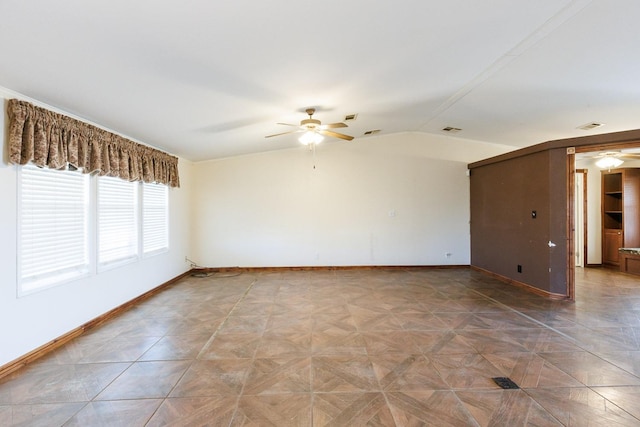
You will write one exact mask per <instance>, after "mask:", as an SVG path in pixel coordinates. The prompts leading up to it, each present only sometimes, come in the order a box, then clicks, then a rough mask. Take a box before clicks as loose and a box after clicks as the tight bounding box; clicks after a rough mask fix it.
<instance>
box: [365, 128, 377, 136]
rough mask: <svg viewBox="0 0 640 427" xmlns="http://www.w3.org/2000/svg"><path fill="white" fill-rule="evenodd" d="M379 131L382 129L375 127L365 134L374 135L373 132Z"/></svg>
mask: <svg viewBox="0 0 640 427" xmlns="http://www.w3.org/2000/svg"><path fill="white" fill-rule="evenodd" d="M378 132H380V129H373V130H368V131H366V132H365V133H364V134H365V135H373V134H376V133H378Z"/></svg>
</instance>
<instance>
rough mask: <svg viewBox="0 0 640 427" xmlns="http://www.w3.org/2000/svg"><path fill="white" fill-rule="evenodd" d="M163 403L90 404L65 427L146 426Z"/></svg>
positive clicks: (116, 402) (131, 401) (146, 400)
mask: <svg viewBox="0 0 640 427" xmlns="http://www.w3.org/2000/svg"><path fill="white" fill-rule="evenodd" d="M161 402H162V400H161V399H139V400H115V401H100V402H89V404H87V406H85V407H84V408H82V410H80V411H79V412H78V413H77V414H76V415H75V416H73V418H71V419H70V420H69V421H68V422H67V423H66V424H65V427H66V426H69V427H71V426H78V427H81V426H82V427H83V426H96V427H99V426H104V427H112V426H125V425H126V426H144V425H145V424H146V423H147V421H149V419H150V418H151V416H152V415H153V413H154V411H155V410H156V409H157V408H158V406H159V405H160V403H161Z"/></svg>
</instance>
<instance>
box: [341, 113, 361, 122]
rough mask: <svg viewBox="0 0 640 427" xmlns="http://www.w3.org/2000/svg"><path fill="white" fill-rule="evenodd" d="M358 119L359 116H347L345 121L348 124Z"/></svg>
mask: <svg viewBox="0 0 640 427" xmlns="http://www.w3.org/2000/svg"><path fill="white" fill-rule="evenodd" d="M357 118H358V115H357V114H347V115H346V116H344V121H345V122H348V121H351V120H355V119H357Z"/></svg>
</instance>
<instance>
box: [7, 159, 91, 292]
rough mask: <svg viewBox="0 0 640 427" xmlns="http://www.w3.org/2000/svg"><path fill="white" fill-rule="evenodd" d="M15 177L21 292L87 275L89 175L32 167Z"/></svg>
mask: <svg viewBox="0 0 640 427" xmlns="http://www.w3.org/2000/svg"><path fill="white" fill-rule="evenodd" d="M19 177H20V179H19V183H20V184H19V185H20V189H19V192H18V194H19V198H20V199H19V203H18V230H19V231H18V232H19V239H18V260H19V262H18V282H19V288H18V289H19V293H20V294H24V293H29V292H32V291H34V290H37V289H39V288H44V287H47V286H50V285H52V284H56V283H60V282H64V281H67V280H70V279H74V278H77V277H79V276H82V275H85V274H88V273H89V250H88V239H87V237H88V211H89V209H88V207H89V177H88V176H87V175H84V174H81V173H78V172H69V171H57V170H51V169H39V168H37V167H35V166H24V167H22V168H20V172H19Z"/></svg>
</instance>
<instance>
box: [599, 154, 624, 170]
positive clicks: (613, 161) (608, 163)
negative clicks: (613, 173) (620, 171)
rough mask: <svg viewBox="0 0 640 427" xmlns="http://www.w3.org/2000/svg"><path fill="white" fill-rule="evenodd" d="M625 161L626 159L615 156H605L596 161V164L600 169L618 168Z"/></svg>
mask: <svg viewBox="0 0 640 427" xmlns="http://www.w3.org/2000/svg"><path fill="white" fill-rule="evenodd" d="M623 163H624V160H622V159H619V158H617V157H613V156H604V157H603V158H601V159H599V160H598V161H597V162H596V166H597V167H599V168H600V169H611V168H617V167H618V166H620V165H621V164H623Z"/></svg>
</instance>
